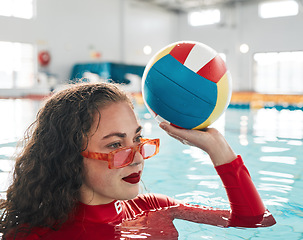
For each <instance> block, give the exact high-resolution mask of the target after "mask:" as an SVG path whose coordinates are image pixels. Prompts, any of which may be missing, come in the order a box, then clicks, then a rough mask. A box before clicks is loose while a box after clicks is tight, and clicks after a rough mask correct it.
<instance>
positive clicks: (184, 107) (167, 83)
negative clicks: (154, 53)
mask: <svg viewBox="0 0 303 240" xmlns="http://www.w3.org/2000/svg"><path fill="white" fill-rule="evenodd" d="M204 91H205V89H204ZM144 97H145V101H146V102H147V104H148V105H149V107H150V108H151V109H152V110H153V111H154V112H155V113H157V114H158V115H160V116H161V117H163V118H164V119H166V120H168V121H169V122H172V123H174V124H176V125H178V126H180V127H183V128H189V129H191V128H194V127H196V126H198V125H200V124H201V123H203V122H204V121H205V120H206V119H207V118H208V117H209V115H210V114H211V113H212V111H213V109H214V107H215V106H214V105H212V104H209V103H208V102H206V101H204V100H202V99H200V98H198V97H197V96H195V95H194V94H192V93H191V92H189V91H188V90H187V89H185V88H183V87H181V86H179V85H178V84H176V83H175V82H174V81H172V80H171V79H169V78H167V77H166V76H165V75H162V74H161V73H159V72H158V71H157V70H156V69H155V68H154V67H152V68H151V69H150V71H149V72H148V74H147V76H146V79H145V84H144Z"/></svg>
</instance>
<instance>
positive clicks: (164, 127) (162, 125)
mask: <svg viewBox="0 0 303 240" xmlns="http://www.w3.org/2000/svg"><path fill="white" fill-rule="evenodd" d="M159 126H160V128H162V129H163V130H165V129H166V126H165V124H164V123H162V122H161V123H160V124H159Z"/></svg>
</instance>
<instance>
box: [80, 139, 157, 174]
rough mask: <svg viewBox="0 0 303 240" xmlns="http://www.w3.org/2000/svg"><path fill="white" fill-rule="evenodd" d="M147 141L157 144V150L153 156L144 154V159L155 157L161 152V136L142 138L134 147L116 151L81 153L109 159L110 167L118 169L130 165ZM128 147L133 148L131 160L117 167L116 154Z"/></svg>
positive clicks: (84, 155)
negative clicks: (115, 162)
mask: <svg viewBox="0 0 303 240" xmlns="http://www.w3.org/2000/svg"><path fill="white" fill-rule="evenodd" d="M146 143H152V145H155V146H156V151H155V153H154V154H153V155H151V156H148V157H143V156H142V157H143V159H148V158H151V157H153V156H155V155H156V154H158V153H159V146H160V139H159V138H155V139H148V138H142V139H141V143H139V144H138V145H137V146H134V147H123V148H119V149H116V150H114V151H111V152H109V153H99V152H89V151H83V152H81V153H80V154H81V155H82V156H83V157H85V158H90V159H95V160H101V161H107V162H108V168H109V169H118V168H123V167H126V166H128V165H130V164H131V163H132V162H133V160H134V156H135V153H136V152H139V153H140V154H141V149H142V146H143V145H144V144H146ZM127 149H130V150H131V153H130V154H131V159H132V160H131V161H130V162H127V163H125V164H123V165H121V166H119V167H115V166H114V155H115V154H116V153H117V152H120V151H124V150H127Z"/></svg>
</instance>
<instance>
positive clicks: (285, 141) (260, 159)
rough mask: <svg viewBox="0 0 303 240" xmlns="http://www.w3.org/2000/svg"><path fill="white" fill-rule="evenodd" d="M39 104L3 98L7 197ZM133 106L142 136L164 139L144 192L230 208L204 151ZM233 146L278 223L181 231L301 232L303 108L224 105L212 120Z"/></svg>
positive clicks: (287, 235) (208, 235)
mask: <svg viewBox="0 0 303 240" xmlns="http://www.w3.org/2000/svg"><path fill="white" fill-rule="evenodd" d="M40 106H41V102H40V101H34V100H25V99H23V100H20V99H17V100H10V99H5V100H0V109H1V118H0V133H1V134H0V194H1V195H2V197H5V190H6V189H7V186H8V184H9V181H10V180H9V179H10V171H11V169H12V166H13V164H14V161H13V160H12V156H13V154H14V153H15V152H16V151H18V149H17V150H16V145H17V141H18V140H19V139H21V138H22V136H23V133H24V131H25V129H26V128H27V127H28V126H29V124H30V123H31V122H33V120H34V118H35V116H36V113H37V111H38V109H39V107H40ZM135 109H136V112H137V114H138V117H139V119H140V121H141V124H142V126H143V128H144V132H143V134H144V137H147V138H156V137H159V138H160V139H161V146H160V153H159V154H158V155H157V156H155V157H153V158H151V159H148V160H146V163H145V170H144V174H143V183H144V186H145V187H143V188H142V192H154V193H162V194H166V195H169V196H171V197H174V198H176V199H179V200H185V201H187V202H189V203H194V204H200V205H205V206H211V207H219V208H229V204H228V200H227V196H226V193H225V190H224V188H223V187H222V183H221V181H220V179H219V177H218V175H217V174H216V172H215V170H214V168H213V166H212V164H211V161H210V159H209V157H208V155H207V154H205V153H204V152H203V151H201V150H199V149H197V148H194V147H190V146H187V145H183V144H181V143H179V142H178V141H177V140H175V139H173V138H171V137H169V136H168V135H167V134H166V133H165V132H164V131H163V130H161V129H160V128H159V127H158V126H157V122H156V121H155V120H154V119H153V118H152V117H151V115H150V114H149V113H148V111H147V110H146V108H145V107H144V106H143V105H137V106H136V108H135ZM214 127H216V128H217V129H218V130H219V131H220V132H221V133H223V134H224V135H225V137H226V139H227V140H228V142H229V143H230V145H231V146H232V148H233V149H234V151H235V152H236V153H237V154H241V156H242V158H243V160H244V162H245V164H246V166H247V168H248V169H249V171H250V174H251V176H252V179H253V181H254V183H255V185H256V187H257V189H258V191H259V193H260V195H261V197H262V199H263V201H264V203H265V205H266V207H267V208H268V209H269V210H270V211H271V213H272V214H273V215H274V217H275V219H276V221H277V224H276V225H274V226H272V227H269V228H256V229H245V228H227V229H224V228H219V227H214V226H208V225H202V224H196V223H191V222H187V221H183V220H175V221H174V224H175V226H176V227H177V229H178V232H179V235H180V237H179V239H182V240H187V239H188V240H195V239H232V240H237V239H283V240H284V239H291V240H296V239H303V203H302V200H303V192H302V189H303V177H302V175H303V159H302V158H303V112H302V111H297V110H296V111H290V110H281V111H277V110H276V109H255V110H254V109H253V110H250V109H234V108H230V109H227V111H226V113H225V114H224V115H223V116H222V117H221V118H220V119H219V120H218V121H217V122H216V123H215V124H214Z"/></svg>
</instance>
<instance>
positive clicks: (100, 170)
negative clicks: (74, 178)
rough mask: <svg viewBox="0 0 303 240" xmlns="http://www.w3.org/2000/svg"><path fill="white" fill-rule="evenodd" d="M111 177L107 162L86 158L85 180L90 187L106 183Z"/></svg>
mask: <svg viewBox="0 0 303 240" xmlns="http://www.w3.org/2000/svg"><path fill="white" fill-rule="evenodd" d="M108 178H110V174H109V172H108V167H107V162H102V161H92V160H91V159H84V181H85V183H86V185H88V186H90V187H94V186H100V185H102V186H103V185H105V184H106V183H107V182H108V181H109V179H108Z"/></svg>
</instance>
